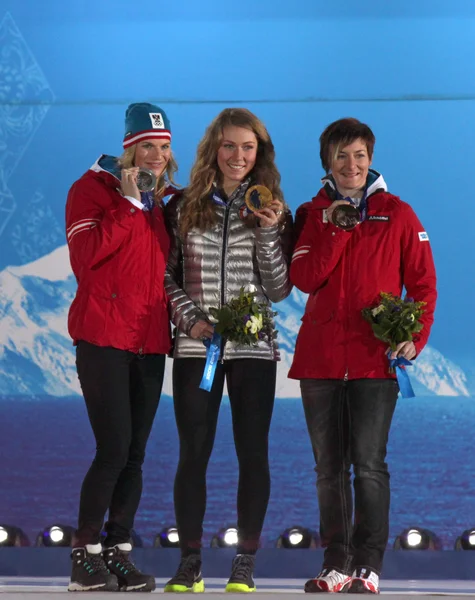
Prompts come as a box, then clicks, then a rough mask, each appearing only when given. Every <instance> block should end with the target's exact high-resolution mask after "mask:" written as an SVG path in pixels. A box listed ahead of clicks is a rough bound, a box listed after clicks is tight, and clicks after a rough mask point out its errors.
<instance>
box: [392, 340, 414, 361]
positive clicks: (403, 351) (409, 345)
mask: <svg viewBox="0 0 475 600" xmlns="http://www.w3.org/2000/svg"><path fill="white" fill-rule="evenodd" d="M416 354H417V350H416V347H415V346H414V342H401V343H400V344H398V345H397V346H396V350H394V352H391V355H390V356H389V358H390V359H391V360H392V359H393V358H399V357H400V356H401V357H403V358H407V360H412V359H413V358H414V357H415V356H416Z"/></svg>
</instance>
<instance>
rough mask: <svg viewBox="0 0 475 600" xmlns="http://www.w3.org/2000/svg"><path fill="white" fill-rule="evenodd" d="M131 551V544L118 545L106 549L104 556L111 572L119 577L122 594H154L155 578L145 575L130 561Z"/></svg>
mask: <svg viewBox="0 0 475 600" xmlns="http://www.w3.org/2000/svg"><path fill="white" fill-rule="evenodd" d="M131 550H132V545H131V544H118V545H117V546H113V547H112V548H106V549H105V550H104V552H103V553H102V556H103V557H104V562H105V563H106V566H107V568H108V569H109V571H110V572H111V573H114V575H116V576H117V579H118V580H119V590H120V591H121V592H153V590H154V589H155V577H153V575H145V573H142V572H141V571H139V569H137V567H136V566H135V565H134V563H133V562H132V561H131V560H130V552H131Z"/></svg>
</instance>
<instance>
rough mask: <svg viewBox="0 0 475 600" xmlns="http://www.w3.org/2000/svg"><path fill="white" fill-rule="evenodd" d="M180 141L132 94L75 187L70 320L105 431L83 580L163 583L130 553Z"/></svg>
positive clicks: (156, 374)
mask: <svg viewBox="0 0 475 600" xmlns="http://www.w3.org/2000/svg"><path fill="white" fill-rule="evenodd" d="M170 143H171V132H170V124H169V121H168V118H167V115H166V114H165V112H164V111H163V110H162V109H161V108H159V107H158V106H154V105H152V104H145V103H141V104H132V105H130V106H129V108H128V109H127V112H126V118H125V136H124V141H123V146H124V153H123V155H122V156H121V157H120V158H118V159H117V158H114V157H111V156H105V155H102V156H101V157H100V158H99V160H98V161H97V162H96V163H95V164H94V165H93V166H92V167H91V168H90V169H89V170H88V171H87V172H86V173H85V174H84V175H83V176H82V177H81V178H80V179H79V180H78V181H76V182H75V183H74V185H73V186H72V187H71V190H70V191H69V194H68V200H67V205H66V227H67V238H68V246H69V252H70V259H71V265H72V269H73V271H74V274H75V276H76V279H77V283H78V288H77V293H76V297H75V299H74V301H73V303H72V306H71V309H70V312H69V323H68V324H69V332H70V335H71V337H72V338H73V340H74V344H76V345H77V353H76V357H77V358H76V365H77V371H78V376H79V381H80V383H81V388H82V391H83V395H84V399H85V401H86V406H87V411H88V415H89V420H90V422H91V426H92V429H93V432H94V436H95V439H96V456H95V458H94V461H93V463H92V465H91V467H90V469H89V471H88V473H87V475H86V477H85V479H84V482H83V484H82V489H81V499H80V508H79V525H78V529H77V531H76V536H75V543H74V549H73V553H72V559H73V567H72V576H71V583H70V586H69V589H70V590H72V591H78V590H79V591H88V590H115V589H118V588H120V589H121V590H125V591H131V590H138V591H151V590H153V589H155V580H154V578H153V577H151V576H149V575H144V574H143V573H141V572H140V571H139V570H138V569H137V568H136V567H135V566H134V565H133V563H132V562H131V561H130V557H129V554H130V551H131V549H132V546H131V543H130V535H131V529H132V527H133V522H134V517H135V513H136V511H137V508H138V505H139V502H140V497H141V492H142V463H143V460H144V456H145V447H146V444H147V440H148V437H149V434H150V430H151V428H152V423H153V420H154V417H155V413H156V410H157V407H158V401H159V398H160V394H161V390H162V382H163V374H164V368H165V356H166V354H167V353H168V351H169V350H170V345H171V339H170V326H169V319H168V312H167V298H166V295H165V291H164V284H163V280H164V273H165V265H166V262H167V256H168V248H169V239H168V235H167V231H166V228H165V222H164V217H163V210H162V209H163V206H162V198H163V197H164V196H165V195H168V194H170V193H173V191H174V188H170V187H169V182H170V181H173V180H172V176H173V173H174V171H176V163H175V161H174V159H173V155H172V152H171V147H170ZM139 169H147V170H148V176H149V178H150V179H151V180H152V182H153V179H154V177H153V176H155V179H156V183H155V186H154V188H153V189H152V190H151V191H149V192H140V191H139V188H138V185H137V176H138V174H139ZM150 171H151V172H152V173H150ZM142 173H143V171H142ZM142 173H141V175H142ZM107 511H108V512H109V518H108V521H107V523H106V525H105V533H106V537H105V539H104V542H103V546H102V545H101V531H102V526H103V522H104V518H105V515H106V513H107Z"/></svg>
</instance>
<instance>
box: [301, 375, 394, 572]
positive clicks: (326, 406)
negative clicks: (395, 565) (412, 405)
mask: <svg viewBox="0 0 475 600" xmlns="http://www.w3.org/2000/svg"><path fill="white" fill-rule="evenodd" d="M300 386H301V390H302V399H303V406H304V411H305V418H306V421H307V427H308V431H309V434H310V439H311V442H312V447H313V452H314V456H315V462H316V465H317V466H316V469H315V470H316V472H317V493H318V503H319V508H320V536H321V540H322V545H323V546H324V547H325V548H326V550H325V559H324V567H334V568H337V569H339V570H341V571H343V572H345V573H348V574H350V573H351V571H352V569H354V568H356V567H369V568H371V569H373V570H375V571H376V572H377V573H380V572H381V567H382V563H383V556H384V552H385V549H386V545H387V542H388V535H389V500H390V489H389V472H388V467H387V464H386V462H385V458H386V447H387V442H388V435H389V428H390V426H391V421H392V417H393V414H394V409H395V407H396V401H397V394H398V386H397V383H396V382H395V381H392V380H388V379H357V380H353V381H347V382H344V381H342V380H331V379H327V380H319V379H304V380H302V381H301V382H300ZM351 465H353V472H354V482H353V486H354V492H355V518H354V524H353V523H352V513H353V498H352V493H351V486H350V467H351Z"/></svg>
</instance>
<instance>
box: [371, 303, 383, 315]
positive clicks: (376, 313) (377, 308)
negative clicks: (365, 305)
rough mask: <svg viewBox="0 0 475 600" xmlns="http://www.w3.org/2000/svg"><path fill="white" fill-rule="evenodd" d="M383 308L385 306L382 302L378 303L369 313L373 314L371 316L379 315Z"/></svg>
mask: <svg viewBox="0 0 475 600" xmlns="http://www.w3.org/2000/svg"><path fill="white" fill-rule="evenodd" d="M383 310H386V308H385V306H384V305H383V304H380V305H379V306H377V307H376V308H373V310H372V311H371V314H372V315H373V317H375V316H376V315H379V313H380V312H383Z"/></svg>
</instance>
